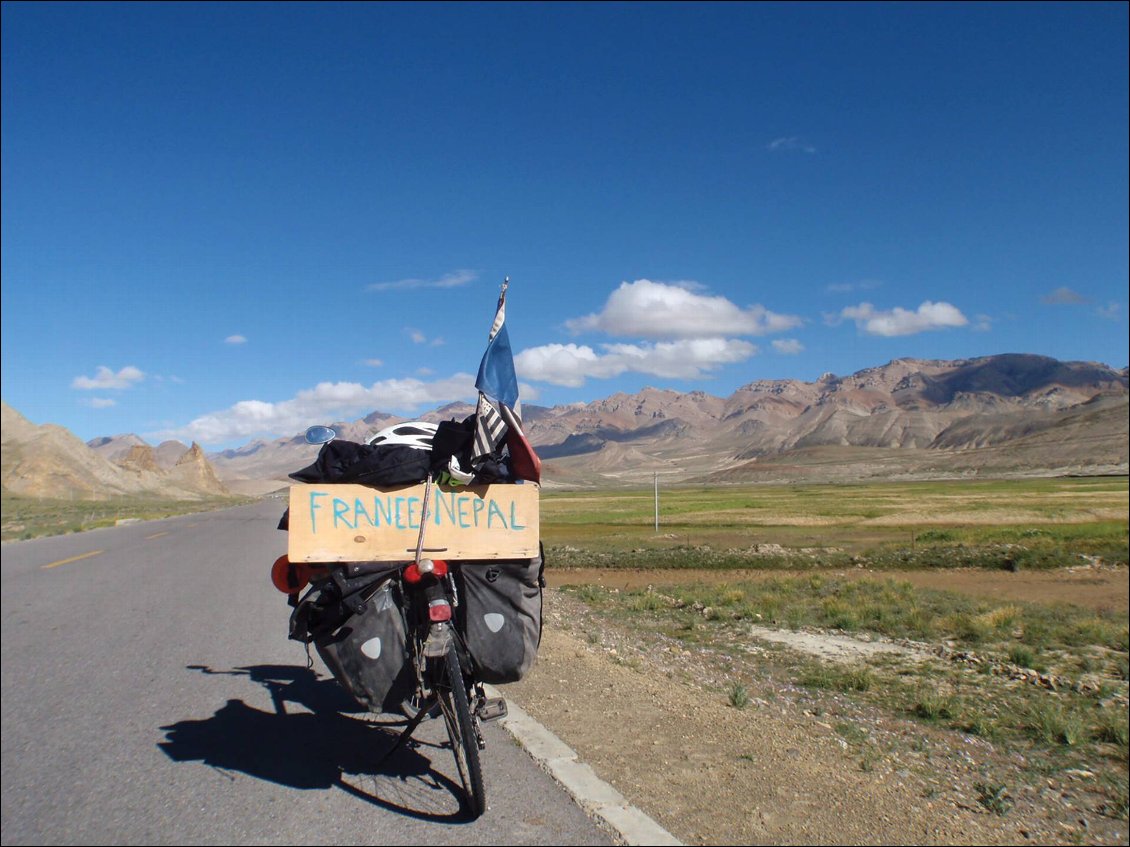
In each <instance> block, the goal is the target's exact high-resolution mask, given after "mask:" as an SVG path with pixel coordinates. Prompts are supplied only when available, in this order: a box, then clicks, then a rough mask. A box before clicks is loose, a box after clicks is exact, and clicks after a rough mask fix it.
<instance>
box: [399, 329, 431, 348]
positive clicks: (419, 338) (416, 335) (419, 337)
mask: <svg viewBox="0 0 1130 847" xmlns="http://www.w3.org/2000/svg"><path fill="white" fill-rule="evenodd" d="M404 331H405V332H406V333H408V337H409V338H411V339H412V342H413V343H414V344H425V343H426V342H427V340H428V337H427V336H426V335H424V333H422V332H420V330H418V329H412V327H405V328H404Z"/></svg>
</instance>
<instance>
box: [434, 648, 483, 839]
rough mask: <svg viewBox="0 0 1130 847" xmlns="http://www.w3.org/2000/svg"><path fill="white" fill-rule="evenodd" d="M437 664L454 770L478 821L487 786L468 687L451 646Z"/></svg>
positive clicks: (438, 688)
mask: <svg viewBox="0 0 1130 847" xmlns="http://www.w3.org/2000/svg"><path fill="white" fill-rule="evenodd" d="M440 661H441V662H442V663H443V665H444V668H443V670H442V671H440V672H437V674H436V676H437V679H436V683H437V685H436V689H437V690H436V694H437V698H438V700H439V705H440V710H441V711H442V712H443V722H444V724H445V725H446V726H447V737H448V738H449V739H450V740H451V752H452V754H453V755H454V756H455V766H456V767H457V768H458V770H459V779H460V781H461V782H462V783H463V790H464V792H466V795H467V807H468V810H469V811H470V813H471V816H472V817H474V818H477V817H479V816H481V815H482V814H483V812H485V811H486V808H487V800H486V786H485V785H484V784H483V768H482V762H481V761H480V760H479V740H478V732H477V731H476V728H475V723H474V720H473V719H472V717H471V704H470V702H469V701H468V700H467V686H466V684H465V683H464V682H463V670H462V668H461V667H460V664H459V653H458V651H457V650H456V648H455V644H454V643H452V644H451V645H450V646H449V647H448V648H447V656H446V657H445V658H443V659H441V660H440Z"/></svg>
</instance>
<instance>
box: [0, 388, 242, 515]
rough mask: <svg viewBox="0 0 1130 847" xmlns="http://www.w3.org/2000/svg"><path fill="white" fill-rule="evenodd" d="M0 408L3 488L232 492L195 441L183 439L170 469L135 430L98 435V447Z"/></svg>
mask: <svg viewBox="0 0 1130 847" xmlns="http://www.w3.org/2000/svg"><path fill="white" fill-rule="evenodd" d="M0 410H2V414H3V420H2V426H0V431H2V437H0V448H2V462H0V485H2V487H3V490H4V491H5V492H10V493H12V494H20V495H23V496H26V497H52V498H60V499H76V500H104V499H108V498H110V497H117V496H127V495H147V496H157V497H166V498H172V499H186V500H195V499H200V498H201V497H207V496H216V495H224V494H228V493H229V491H228V489H227V487H226V486H225V485H224V484H223V483H222V482H220V480H219V477H217V475H216V472H215V469H214V468H213V467H212V465H211V463H210V462H209V461H208V458H207V457H206V456H205V454H204V451H203V450H201V449H200V446H199V445H197V444H193V445H192V446H191V447H187V448H186V447H185V446H184V445H183V444H182V445H180V447H181V450H180V455H179V456H178V457H177V459H176V461H175V464H174V466H173V467H172V468H171V469H166V468H164V467H162V465H161V463H160V462H159V461H158V458H157V453H156V452H155V451H154V450H153V448H152V447H149V446H148V445H147V444H145V442H144V441H142V440H141V439H140V438H138V437H137V436H119V437H116V438H113V439H96V441H97V442H98V444H97V445H96V448H95V447H91V446H89V445H87V444H84V443H83V442H82V441H81V440H80V439H79V438H77V437H76V436H75V435H73V434H72V433H70V432H69V431H68V430H66V429H64V428H63V427H60V426H55V425H53V424H44V425H42V426H38V425H36V424H33V423H31V422H30V421H29V420H27V419H26V418H25V417H23V416H22V415H21V414H19V412H17V411H15V410H14V409H12V408H11V407H9V406H8V405H7V404H6V403H0ZM111 442H116V443H114V444H111ZM166 452H167V451H166ZM104 453H108V454H109V455H111V456H113V457H114V459H113V460H111V459H108V458H107V457H106V455H104Z"/></svg>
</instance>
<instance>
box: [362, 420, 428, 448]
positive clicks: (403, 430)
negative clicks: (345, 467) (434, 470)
mask: <svg viewBox="0 0 1130 847" xmlns="http://www.w3.org/2000/svg"><path fill="white" fill-rule="evenodd" d="M436 429H437V426H436V425H435V424H434V423H428V422H427V421H408V422H407V423H398V424H393V425H392V426H389V427H385V428H384V429H382V430H381V431H380V432H378V433H377V434H376V435H374V436H373V437H372V438H370V439H369V440H368V441H367V442H365V443H366V444H370V445H372V446H374V447H384V446H389V447H391V446H395V445H402V446H405V447H415V448H417V449H419V450H431V449H432V439H433V438H434V437H435V434H436Z"/></svg>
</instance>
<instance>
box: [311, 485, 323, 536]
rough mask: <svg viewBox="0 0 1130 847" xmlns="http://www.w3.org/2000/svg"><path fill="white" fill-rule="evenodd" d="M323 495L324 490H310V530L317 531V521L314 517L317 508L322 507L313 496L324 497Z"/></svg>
mask: <svg viewBox="0 0 1130 847" xmlns="http://www.w3.org/2000/svg"><path fill="white" fill-rule="evenodd" d="M325 496H326V492H324V491H311V492H310V531H311V532H317V531H318V522H317V520H316V519H315V515H317V513H318V509H320V508H322V504H321V503H319V502H318V501H317V500H315V499H314V498H315V497H325Z"/></svg>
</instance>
